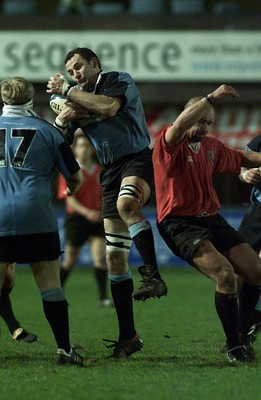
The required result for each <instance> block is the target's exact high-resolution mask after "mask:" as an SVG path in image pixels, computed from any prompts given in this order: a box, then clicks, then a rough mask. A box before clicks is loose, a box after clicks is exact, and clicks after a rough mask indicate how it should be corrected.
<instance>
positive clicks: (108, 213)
mask: <svg viewBox="0 0 261 400" xmlns="http://www.w3.org/2000/svg"><path fill="white" fill-rule="evenodd" d="M127 176H138V177H139V178H142V179H143V180H144V181H145V182H147V183H148V185H149V187H150V189H151V192H153V191H154V173H153V164H152V151H151V150H150V149H149V148H146V149H144V150H142V151H140V152H139V153H136V154H132V155H130V156H128V157H124V158H123V159H121V160H119V161H117V162H115V163H113V164H112V165H110V166H108V167H105V169H104V170H103V171H102V172H101V176H100V182H101V185H102V187H103V194H102V216H103V218H110V217H111V218H119V213H118V210H117V207H116V203H117V199H118V194H119V191H120V188H121V182H122V180H123V178H126V177H127ZM147 203H148V202H147Z"/></svg>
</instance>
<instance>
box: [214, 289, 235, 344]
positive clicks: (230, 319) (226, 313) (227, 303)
mask: <svg viewBox="0 0 261 400" xmlns="http://www.w3.org/2000/svg"><path fill="white" fill-rule="evenodd" d="M215 306H216V310H217V313H218V316H219V318H220V321H221V323H222V326H223V329H224V332H225V335H226V338H227V346H228V349H231V348H232V347H235V346H239V345H240V341H239V334H238V304H237V294H224V293H219V292H217V291H216V292H215Z"/></svg>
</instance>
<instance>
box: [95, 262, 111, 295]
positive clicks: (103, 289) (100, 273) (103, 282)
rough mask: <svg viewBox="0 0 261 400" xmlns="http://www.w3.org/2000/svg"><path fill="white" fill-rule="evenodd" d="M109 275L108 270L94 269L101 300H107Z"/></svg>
mask: <svg viewBox="0 0 261 400" xmlns="http://www.w3.org/2000/svg"><path fill="white" fill-rule="evenodd" d="M107 275H108V271H107V270H106V269H102V268H96V267H94V276H95V279H96V282H97V287H98V291H99V298H100V300H104V299H106V298H107Z"/></svg>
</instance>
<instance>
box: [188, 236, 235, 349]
mask: <svg viewBox="0 0 261 400" xmlns="http://www.w3.org/2000/svg"><path fill="white" fill-rule="evenodd" d="M192 261H193V264H194V265H195V267H196V268H197V269H198V270H199V271H201V272H202V273H203V274H205V275H206V276H208V277H209V278H211V279H212V280H213V281H214V282H215V283H216V292H215V306H216V310H217V314H218V316H219V318H220V321H221V323H222V326H223V329H224V332H225V335H226V338H227V344H228V349H232V348H234V347H237V346H239V345H240V341H239V334H238V305H237V284H236V276H235V273H234V271H233V267H232V265H231V264H230V263H229V261H228V260H227V259H226V258H225V257H224V256H223V255H222V254H220V253H219V252H218V251H217V250H216V248H215V247H214V246H213V245H212V243H211V242H209V241H207V240H206V241H204V242H202V244H201V246H200V247H199V248H198V249H197V250H196V252H195V254H194V256H193V260H192Z"/></svg>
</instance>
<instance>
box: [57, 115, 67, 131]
mask: <svg viewBox="0 0 261 400" xmlns="http://www.w3.org/2000/svg"><path fill="white" fill-rule="evenodd" d="M54 123H55V125H56V126H57V127H58V128H60V129H66V128H67V125H68V124H66V125H63V123H62V121H61V120H60V118H59V117H56V118H55V121H54Z"/></svg>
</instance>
